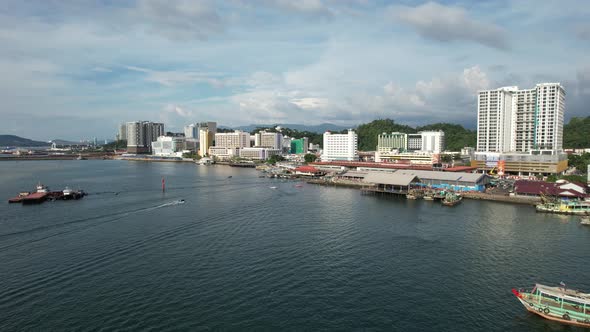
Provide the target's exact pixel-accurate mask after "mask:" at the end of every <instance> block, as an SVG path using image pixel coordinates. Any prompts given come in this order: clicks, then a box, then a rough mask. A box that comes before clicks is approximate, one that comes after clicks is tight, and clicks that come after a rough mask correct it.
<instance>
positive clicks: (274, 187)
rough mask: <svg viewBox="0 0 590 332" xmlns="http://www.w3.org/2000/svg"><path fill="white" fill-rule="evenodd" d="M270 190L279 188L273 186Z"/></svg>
mask: <svg viewBox="0 0 590 332" xmlns="http://www.w3.org/2000/svg"><path fill="white" fill-rule="evenodd" d="M269 188H270V189H277V187H276V186H271V187H269Z"/></svg>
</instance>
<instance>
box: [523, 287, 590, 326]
mask: <svg viewBox="0 0 590 332" xmlns="http://www.w3.org/2000/svg"><path fill="white" fill-rule="evenodd" d="M560 285H561V287H551V286H545V285H541V284H536V285H535V287H534V288H533V289H532V290H530V291H528V290H525V289H520V290H516V289H512V293H513V294H514V295H515V296H516V298H517V299H518V301H520V303H522V305H523V306H524V307H525V308H526V309H527V310H528V311H530V312H532V313H534V314H537V315H539V316H541V317H543V318H545V319H549V320H553V321H557V322H560V323H564V324H570V325H576V326H583V327H587V328H590V294H587V293H582V292H580V291H577V290H573V289H567V288H566V287H565V284H564V283H563V282H562V283H560Z"/></svg>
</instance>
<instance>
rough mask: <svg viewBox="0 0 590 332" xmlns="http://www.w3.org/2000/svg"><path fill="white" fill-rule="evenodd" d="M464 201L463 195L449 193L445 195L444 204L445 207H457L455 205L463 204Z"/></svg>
mask: <svg viewBox="0 0 590 332" xmlns="http://www.w3.org/2000/svg"><path fill="white" fill-rule="evenodd" d="M462 199H463V197H461V195H459V194H455V193H453V192H448V193H447V194H446V195H445V198H443V200H442V204H443V205H445V206H455V205H457V204H459V203H461V200H462Z"/></svg>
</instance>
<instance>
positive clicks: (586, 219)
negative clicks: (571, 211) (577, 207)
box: [580, 218, 590, 226]
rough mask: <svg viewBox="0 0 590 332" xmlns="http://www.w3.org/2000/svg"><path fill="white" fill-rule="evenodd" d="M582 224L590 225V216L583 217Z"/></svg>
mask: <svg viewBox="0 0 590 332" xmlns="http://www.w3.org/2000/svg"><path fill="white" fill-rule="evenodd" d="M580 224H581V225H586V226H590V218H584V219H582V221H580Z"/></svg>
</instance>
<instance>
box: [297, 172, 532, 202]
mask: <svg viewBox="0 0 590 332" xmlns="http://www.w3.org/2000/svg"><path fill="white" fill-rule="evenodd" d="M306 183H309V184H317V185H320V186H328V187H343V188H353V189H359V190H360V189H361V188H362V187H363V186H367V185H366V184H362V183H352V182H350V183H349V182H346V183H340V182H327V181H324V180H321V179H309V180H307V181H306ZM398 196H405V195H398ZM461 196H463V198H466V199H471V200H480V201H493V202H500V203H510V204H519V205H531V206H536V205H537V204H540V203H541V199H540V198H537V197H520V196H505V195H494V194H486V193H480V192H462V193H461Z"/></svg>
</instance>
